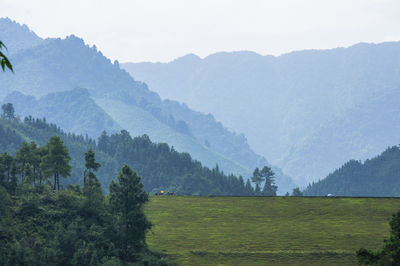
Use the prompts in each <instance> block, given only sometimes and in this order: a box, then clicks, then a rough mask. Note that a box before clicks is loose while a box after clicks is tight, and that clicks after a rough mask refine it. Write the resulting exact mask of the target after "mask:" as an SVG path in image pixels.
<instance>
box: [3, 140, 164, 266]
mask: <svg viewBox="0 0 400 266" xmlns="http://www.w3.org/2000/svg"><path fill="white" fill-rule="evenodd" d="M84 158H85V160H84V163H85V172H84V176H83V178H84V185H83V187H82V188H81V187H80V186H79V185H68V186H67V188H66V189H63V188H62V187H60V184H59V181H60V178H65V179H68V177H69V176H70V175H71V165H70V164H69V162H70V160H71V157H70V156H69V153H68V150H67V148H66V147H65V146H64V144H63V142H62V141H61V139H60V137H59V136H53V137H51V138H50V140H49V142H48V143H47V144H46V145H45V146H43V147H37V146H36V144H35V143H34V142H31V143H30V144H28V143H23V144H22V146H21V148H20V149H19V150H18V152H17V153H16V155H15V157H13V156H11V155H9V154H7V153H3V154H2V155H1V156H0V201H1V205H0V265H100V264H102V265H137V264H138V263H140V264H142V265H143V264H144V265H166V264H167V261H166V259H165V258H162V257H161V256H160V255H159V254H155V253H153V252H151V251H150V250H149V249H148V248H147V246H146V232H147V231H148V230H149V229H150V228H151V226H152V225H151V223H150V221H148V220H147V219H146V217H145V215H144V212H143V204H144V203H145V202H147V201H148V194H147V193H146V192H145V191H144V190H143V184H142V183H141V182H140V177H139V176H138V175H137V173H136V172H134V171H132V169H131V168H130V167H129V166H127V165H125V166H123V168H122V170H121V171H120V173H119V174H118V177H117V179H116V181H112V182H111V184H110V186H109V195H108V196H107V197H106V196H104V194H103V191H102V188H101V184H100V182H99V181H98V179H97V177H96V175H95V172H96V171H97V170H98V169H99V167H101V165H100V164H99V163H98V162H97V161H96V160H95V154H94V152H93V151H92V150H89V151H87V152H86V153H85V156H84ZM82 161H83V158H82Z"/></svg>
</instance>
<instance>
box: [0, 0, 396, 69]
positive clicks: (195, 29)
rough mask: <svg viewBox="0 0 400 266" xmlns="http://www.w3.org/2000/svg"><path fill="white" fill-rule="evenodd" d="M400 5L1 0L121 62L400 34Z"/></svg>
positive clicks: (379, 0) (7, 8) (336, 0)
mask: <svg viewBox="0 0 400 266" xmlns="http://www.w3.org/2000/svg"><path fill="white" fill-rule="evenodd" d="M399 13H400V1H399V0H332V1H326V0H279V1H278V0H276V1H269V0H243V1H242V0H230V1H228V0H196V1H193V0H112V1H111V0H106V1H104V0H64V1H60V0H0V17H9V18H11V19H12V20H15V21H17V22H19V23H21V24H26V25H27V26H28V27H29V28H31V30H33V31H34V32H36V33H37V34H38V35H39V36H40V37H43V38H46V37H61V38H64V37H66V36H68V35H71V34H74V35H76V36H79V37H81V38H83V39H84V40H85V42H86V43H87V44H89V45H94V44H95V45H96V46H97V48H98V49H99V50H101V51H102V52H103V54H104V55H106V56H107V57H108V58H110V59H111V60H118V61H119V62H142V61H150V62H158V61H159V62H168V61H171V60H173V59H175V58H177V57H180V56H183V55H185V54H188V53H194V54H197V55H199V56H201V57H205V56H207V55H209V54H212V53H215V52H220V51H241V50H249V51H254V52H257V53H259V54H262V55H280V54H283V53H288V52H291V51H295V50H304V49H329V48H335V47H347V46H351V45H353V44H356V43H359V42H375V43H379V42H384V41H398V40H400V16H399Z"/></svg>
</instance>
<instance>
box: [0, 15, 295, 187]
mask: <svg viewBox="0 0 400 266" xmlns="http://www.w3.org/2000/svg"><path fill="white" fill-rule="evenodd" d="M1 23H2V22H1V21H0V24H1ZM8 34H10V36H8V38H9V39H10V38H12V32H8ZM10 60H11V61H12V63H13V66H14V69H15V70H16V71H15V74H11V73H8V72H5V73H3V75H1V76H0V84H1V90H0V98H4V97H6V96H7V95H9V94H10V93H11V92H13V91H19V92H21V93H23V94H25V95H32V96H35V97H36V98H42V97H45V98H46V97H47V96H46V95H48V94H49V93H52V94H54V93H59V92H63V91H70V90H71V89H74V88H85V89H87V91H88V92H89V94H90V97H92V98H95V99H96V100H99V99H106V100H114V101H118V102H120V103H122V104H121V105H118V104H116V105H112V106H109V109H108V111H107V112H110V113H117V114H118V113H121V112H122V113H123V110H122V109H121V106H122V105H127V106H130V108H132V109H136V110H139V109H140V110H141V112H137V114H136V115H144V114H146V117H151V119H150V120H151V121H155V120H157V123H158V124H159V125H161V124H162V127H161V126H160V127H159V128H164V129H165V128H168V132H167V131H166V132H165V134H164V136H166V137H168V139H165V138H163V139H164V140H165V141H166V142H167V143H168V144H169V145H173V146H176V147H178V146H179V147H182V143H185V145H186V146H185V147H182V150H181V151H185V152H189V153H192V152H194V153H196V154H202V157H194V159H196V160H199V161H202V162H203V161H205V162H209V161H210V158H216V160H215V161H214V162H213V163H212V164H211V163H210V164H208V166H209V167H214V166H215V164H217V163H218V164H219V165H220V168H221V169H222V170H224V171H225V172H226V173H235V172H234V171H236V170H237V169H238V168H240V169H241V170H240V171H239V172H238V173H244V172H245V173H247V174H246V175H245V176H244V177H248V176H250V175H251V172H252V170H253V169H254V167H255V166H258V167H262V166H264V165H266V164H267V161H266V160H265V158H263V157H262V156H260V155H257V154H256V153H255V152H254V151H252V150H251V149H250V147H249V145H248V144H247V140H246V138H245V137H244V136H243V135H240V134H239V135H238V134H235V133H232V132H230V131H228V130H227V129H226V128H225V127H224V126H223V125H222V124H221V123H218V122H217V121H216V120H215V119H214V117H213V116H212V115H204V114H201V113H199V112H195V111H193V110H191V109H189V108H187V106H185V105H182V104H178V103H174V102H172V101H162V100H161V98H160V97H159V96H158V95H157V94H156V93H154V92H152V91H150V90H149V89H148V87H147V85H146V84H145V83H142V82H138V81H136V80H134V79H133V78H132V77H131V76H130V75H129V73H127V72H126V71H125V70H122V69H120V67H119V64H118V62H114V63H111V61H110V60H109V59H107V58H106V57H105V56H104V55H103V54H102V53H101V52H100V51H98V50H97V48H96V47H95V46H93V47H89V46H88V45H85V43H84V41H83V40H82V39H80V38H77V37H75V36H69V37H67V38H66V39H51V38H50V39H45V40H43V41H42V42H40V43H39V44H37V45H36V46H32V47H31V48H28V49H24V50H21V51H20V52H18V53H15V54H12V55H11V56H10ZM46 99H48V98H46ZM51 104H55V103H51ZM137 108H139V109H137ZM61 109H62V108H61ZM64 111H65V112H70V111H71V109H70V108H69V109H67V110H64ZM81 111H82V112H83V110H81ZM38 113H41V112H39V111H38ZM81 115H82V114H81ZM111 118H113V120H116V119H115V117H113V116H112V115H111ZM57 119H59V118H57ZM60 119H62V118H60ZM135 119H136V118H135ZM137 119H138V120H137V121H144V120H145V119H144V118H137ZM154 119H155V120H154ZM117 121H118V120H117ZM124 121H125V122H126V123H127V124H128V123H129V122H130V120H129V119H126V120H124ZM70 122H76V125H73V124H69V122H68V121H67V122H66V123H65V124H67V125H66V127H67V128H68V129H76V130H79V132H80V133H83V134H85V133H90V134H94V132H92V131H91V130H90V129H88V128H86V129H85V127H86V125H85V124H80V123H79V122H78V120H75V121H74V120H72V121H70ZM87 122H88V121H87ZM93 123H95V121H94V122H93ZM57 124H60V125H63V127H64V126H65V124H63V122H62V121H57ZM118 124H119V126H120V127H121V128H125V125H124V124H120V123H118ZM88 126H89V124H88ZM136 126H137V127H138V128H141V127H142V126H141V125H136ZM142 128H145V127H144V126H143V127H142ZM159 128H158V129H157V130H159ZM131 130H134V128H133V127H131ZM148 130H155V132H145V133H147V134H149V135H155V136H157V135H162V134H161V133H160V132H159V131H157V130H156V129H154V127H153V128H151V127H149V128H148ZM99 134H100V132H98V134H97V135H91V136H92V137H97V136H98V135H99ZM219 134H221V136H223V137H221V136H219ZM188 137H190V138H192V140H191V141H187V140H188ZM194 142H195V143H196V145H192V144H193V143H194ZM196 149H201V152H196ZM222 165H224V166H225V165H226V167H222ZM228 165H229V166H228ZM277 172H279V171H277ZM278 179H279V178H278ZM284 179H285V180H290V178H288V177H285V178H284ZM287 189H290V188H286V189H285V190H287Z"/></svg>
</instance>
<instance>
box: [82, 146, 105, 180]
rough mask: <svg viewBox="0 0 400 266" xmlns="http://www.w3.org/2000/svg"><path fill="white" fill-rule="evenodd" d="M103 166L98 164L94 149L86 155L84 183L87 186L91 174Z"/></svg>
mask: <svg viewBox="0 0 400 266" xmlns="http://www.w3.org/2000/svg"><path fill="white" fill-rule="evenodd" d="M100 166H101V165H100V164H99V163H98V162H96V159H95V155H94V152H93V150H92V149H89V150H88V151H87V152H86V153H85V168H86V169H85V173H84V174H83V176H84V179H83V183H84V184H86V179H87V176H88V174H89V173H93V172H95V171H97V169H99V167H100Z"/></svg>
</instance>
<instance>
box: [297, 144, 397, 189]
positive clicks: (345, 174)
mask: <svg viewBox="0 0 400 266" xmlns="http://www.w3.org/2000/svg"><path fill="white" fill-rule="evenodd" d="M304 194H305V195H307V196H324V195H327V194H334V195H337V196H364V197H365V196H370V197H371V196H375V197H399V196H400V148H399V146H393V147H390V148H387V149H386V150H385V151H384V152H383V153H381V154H380V155H378V156H376V157H374V158H372V159H368V160H365V161H364V162H361V161H356V160H350V161H348V162H346V163H345V164H343V166H341V167H340V168H338V169H337V170H336V171H334V172H333V173H331V174H329V175H328V176H327V177H326V178H324V179H322V180H320V181H318V182H315V183H312V184H310V185H309V186H308V187H307V189H305V191H304Z"/></svg>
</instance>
